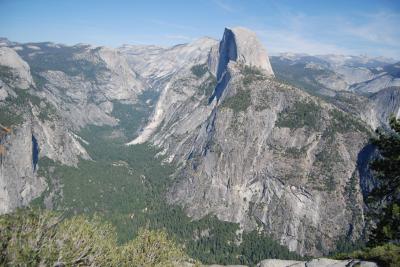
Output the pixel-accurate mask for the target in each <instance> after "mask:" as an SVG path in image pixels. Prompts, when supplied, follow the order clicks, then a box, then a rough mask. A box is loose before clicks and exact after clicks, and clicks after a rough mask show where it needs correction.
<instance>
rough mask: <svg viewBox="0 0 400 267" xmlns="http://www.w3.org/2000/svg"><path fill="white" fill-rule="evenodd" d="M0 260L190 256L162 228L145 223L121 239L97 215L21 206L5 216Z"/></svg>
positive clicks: (131, 260) (152, 260)
mask: <svg viewBox="0 0 400 267" xmlns="http://www.w3.org/2000/svg"><path fill="white" fill-rule="evenodd" d="M0 245H1V246H0V249H1V254H0V265H2V266H3V265H7V266H72V265H73V266H77V265H79V266H172V265H178V266H179V265H180V263H182V262H183V261H189V258H188V257H187V256H186V254H185V253H184V252H183V249H182V247H180V246H178V245H176V244H175V243H174V242H173V241H171V240H170V239H169V238H168V236H167V234H166V233H165V232H163V231H160V230H157V231H150V230H147V229H141V230H140V231H139V233H138V235H137V237H136V238H135V239H133V240H132V241H130V242H128V243H126V244H124V245H120V246H119V245H117V235H116V232H115V229H114V227H112V226H111V225H110V224H108V223H106V222H104V221H103V220H101V218H100V217H98V216H93V217H91V218H88V217H85V216H82V215H79V216H74V217H71V218H68V219H63V216H61V215H60V214H59V213H54V212H50V211H38V210H18V211H17V212H15V213H13V214H10V215H3V216H1V217H0Z"/></svg>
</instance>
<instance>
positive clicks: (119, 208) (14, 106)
mask: <svg viewBox="0 0 400 267" xmlns="http://www.w3.org/2000/svg"><path fill="white" fill-rule="evenodd" d="M392 114H394V115H396V116H397V117H399V116H400V63H399V62H394V61H393V60H390V59H384V58H369V57H364V56H339V55H323V56H310V55H304V54H290V53H286V54H281V55H279V56H271V57H268V55H267V52H266V49H265V48H264V46H263V45H262V44H261V42H260V41H259V40H258V38H257V36H256V34H255V33H253V32H252V31H250V30H248V29H245V28H242V27H238V28H232V29H228V28H227V29H225V31H224V34H223V36H222V39H221V41H217V40H214V39H211V38H201V39H199V40H196V41H194V42H192V43H189V44H182V45H177V46H173V47H170V48H162V47H158V46H152V45H149V46H135V45H124V46H122V47H120V48H116V49H114V48H107V47H94V46H91V45H86V44H78V45H75V46H66V45H61V44H54V43H49V42H46V43H23V44H22V43H15V42H10V41H8V40H7V39H5V38H1V39H0V123H1V124H3V125H5V126H7V127H11V128H12V134H9V135H6V136H4V137H2V138H1V140H0V143H1V145H2V146H4V147H5V151H6V153H5V154H4V155H3V156H2V159H1V162H2V163H1V164H2V168H1V173H0V200H1V201H0V213H8V212H11V211H13V210H15V209H16V208H17V207H21V206H26V205H33V204H35V205H40V206H43V207H47V208H51V209H57V210H66V211H69V212H72V213H81V212H85V213H93V212H99V213H101V214H103V215H105V216H108V218H110V220H117V218H119V221H118V222H117V223H121V222H123V223H124V225H125V227H127V226H126V225H131V224H134V225H135V227H136V228H134V227H132V229H137V227H138V226H137V225H136V224H135V223H136V222H132V221H135V218H138V219H137V224H138V225H139V224H140V225H145V224H146V221H147V222H148V221H151V219H154V218H157V223H159V225H162V226H163V227H167V228H168V227H171V228H168V229H169V230H170V232H172V233H173V234H176V235H180V237H181V238H182V240H184V241H182V242H186V243H185V244H186V245H187V246H188V247H191V244H197V247H196V246H195V245H193V251H196V249H197V250H198V251H201V253H203V252H204V253H211V252H210V251H211V250H210V249H209V247H207V246H206V245H205V247H204V248H203V249H204V250H200V249H199V247H200V245H199V244H203V243H204V244H208V243H207V242H210V243H212V242H214V244H215V242H217V241H215V239H213V238H217V239H218V240H223V241H221V242H222V244H223V245H221V246H228V247H235V248H236V246H239V247H240V243H241V242H242V240H245V235H246V233H253V232H256V233H258V234H260V236H264V235H265V236H268V237H269V238H272V239H273V240H274V242H277V244H280V245H282V246H284V247H286V248H288V250H289V251H291V252H295V253H297V254H299V255H302V256H304V255H311V256H320V255H326V254H328V253H330V252H332V251H335V250H336V249H337V247H338V243H340V242H348V243H355V242H356V241H362V240H364V238H365V229H366V225H367V223H368V221H367V219H366V217H365V211H366V208H367V207H366V203H365V201H364V199H365V198H366V197H367V195H368V193H369V192H370V190H371V187H373V184H374V180H373V177H372V175H371V173H370V171H369V169H368V164H367V162H368V160H369V158H370V157H373V155H374V150H373V149H372V148H371V147H370V146H369V145H368V142H369V138H370V137H371V135H372V132H373V131H374V130H375V129H376V128H377V127H386V126H387V123H388V118H389V116H390V115H392ZM138 151H139V152H140V153H142V154H138V153H139V152H138ZM152 153H153V154H152ZM141 160H142V161H141ZM138 163H140V164H138ZM149 166H150V167H149ZM167 166H169V167H171V169H172V170H170V171H167V170H166V168H167ZM169 167H168V168H169ZM98 170H101V171H98ZM160 173H161V174H160ZM164 173H166V174H168V175H166V176H167V177H164V176H162V175H164ZM81 174H84V175H82V176H81ZM76 177H80V178H79V179H76ZM100 177H101V179H100ZM127 177H129V179H127ZM97 181H98V182H97ZM166 181H168V183H167V182H166ZM89 196H90V197H89ZM155 200H157V201H155ZM32 201H33V202H32ZM110 203H112V205H111V204H110ZM160 205H166V206H160ZM161 207H162V208H161ZM170 207H174V209H173V210H174V212H175V213H173V214H175V215H174V216H175V219H176V220H177V221H180V222H182V221H185V220H187V222H188V223H187V225H194V224H195V222H199V220H200V221H201V220H209V221H207V222H208V224H204V225H206V226H204V228H201V227H200V226H198V227H199V228H196V230H193V232H190V233H189V234H188V233H182V231H180V230H179V229H175V228H173V227H172V226H168V225H169V224H168V223H167V222H166V221H165V220H166V219H165V218H170V217H168V216H169V215H168V216H167V215H165V214H166V212H167V210H168V212H169V208H170ZM176 207H179V209H183V211H184V213H183V214H184V215H176V214H180V213H178V212H177V211H176V210H175V208H176ZM163 212H165V213H163ZM168 214H169V213H168ZM186 215H188V216H189V217H190V218H191V219H187V218H186V217H179V216H186ZM174 216H172V217H174ZM212 216H215V217H216V218H217V219H218V220H219V221H220V223H235V224H236V225H237V227H238V228H237V229H236V228H233V227H231V228H229V227H228V228H226V229H231V231H232V233H231V232H230V234H232V235H229V236H232V238H231V239H229V240H228V239H227V240H225V239H222V236H223V237H224V238H226V236H228V234H226V233H222V234H221V232H218V231H220V230H218V229H219V228H217V227H216V226H215V225H217V223H216V222H214V221H212V220H211V219H209V218H211V217H212ZM132 218H134V219H132ZM177 218H185V219H177ZM212 218H213V217H212ZM191 220H193V222H192V221H191ZM218 220H217V221H218ZM210 221H212V223H210ZM185 222H186V221H185ZM201 222H203V221H201ZM121 225H122V223H121ZM159 225H157V226H159ZM199 225H203V224H200V223H199ZM121 227H122V226H121ZM187 227H189V226H187ZM213 227H214V228H213ZM121 229H123V227H122V228H121ZM188 229H189V228H188ZM190 229H192V228H190ZM221 229H222V228H221ZM223 229H225V228H223ZM232 229H234V230H232ZM214 230H215V232H213V231H214ZM124 231H125V230H121V232H122V233H125V232H124ZM126 231H128V230H126ZM132 231H133V230H132ZM194 231H198V232H194ZM227 231H228V230H227ZM213 233H214V234H213ZM122 235H124V234H122ZM125 236H126V233H125ZM220 238H221V239H220ZM204 240H206V241H204ZM210 240H212V242H211V241H210ZM190 242H192V243H190ZM196 242H197V243H196ZM243 242H244V241H243ZM236 244H238V245H236ZM195 248H196V249H195ZM221 250H222V249H221ZM193 253H194V252H193ZM199 253H200V252H199ZM214 253H215V255H217V254H218V253H219V252H214ZM221 253H222V252H221ZM204 255H205V254H204ZM207 255H208V254H207ZM218 255H219V254H218ZM288 255H289V254H288ZM236 256H237V255H236ZM233 258H234V259H237V257H236V258H235V257H233ZM233 261H234V260H232V262H233Z"/></svg>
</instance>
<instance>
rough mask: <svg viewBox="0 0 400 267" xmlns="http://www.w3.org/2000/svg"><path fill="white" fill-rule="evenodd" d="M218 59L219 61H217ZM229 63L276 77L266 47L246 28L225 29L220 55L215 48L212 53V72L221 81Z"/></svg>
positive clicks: (210, 61)
mask: <svg viewBox="0 0 400 267" xmlns="http://www.w3.org/2000/svg"><path fill="white" fill-rule="evenodd" d="M215 57H217V58H218V59H215ZM229 61H234V62H237V63H240V64H243V65H247V66H252V67H256V68H258V69H260V70H263V71H264V73H265V74H266V75H268V76H274V72H273V70H272V67H271V64H270V62H269V59H268V55H267V51H266V50H265V47H264V45H263V44H262V43H261V42H260V41H259V39H258V38H257V36H256V34H255V33H254V32H252V31H250V30H248V29H246V28H243V27H236V28H233V29H228V28H226V29H225V32H224V35H223V37H222V40H221V42H220V44H219V48H218V53H217V51H216V49H215V48H214V49H213V51H212V52H211V53H210V59H209V66H210V70H211V71H212V72H213V73H214V75H215V76H216V77H217V80H220V79H221V77H222V75H223V73H224V72H225V71H226V68H227V65H228V62H229Z"/></svg>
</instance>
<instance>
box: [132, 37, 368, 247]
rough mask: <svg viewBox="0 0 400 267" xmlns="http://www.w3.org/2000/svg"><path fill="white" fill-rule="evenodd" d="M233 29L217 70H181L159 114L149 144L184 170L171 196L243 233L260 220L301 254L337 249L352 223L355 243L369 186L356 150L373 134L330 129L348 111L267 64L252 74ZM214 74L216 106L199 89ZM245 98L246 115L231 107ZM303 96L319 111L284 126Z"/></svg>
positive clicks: (190, 209)
mask: <svg viewBox="0 0 400 267" xmlns="http://www.w3.org/2000/svg"><path fill="white" fill-rule="evenodd" d="M227 35H228V36H227ZM230 35H231V32H229V31H228V32H225V34H224V39H223V41H221V43H220V49H219V50H218V51H219V53H218V55H219V56H220V58H219V59H218V60H210V57H209V58H208V59H207V62H208V63H209V69H210V73H206V74H204V75H203V76H202V77H200V78H199V77H196V76H195V75H193V74H191V72H190V71H189V70H186V71H181V72H179V74H176V75H175V77H174V78H173V79H172V80H171V81H170V82H169V86H168V87H167V90H164V91H163V93H162V96H161V97H160V100H159V103H158V104H157V108H156V111H155V114H161V116H159V117H158V118H157V121H158V123H157V126H156V127H154V126H153V129H157V131H153V132H152V133H150V134H147V135H146V138H144V139H142V140H141V141H142V142H143V141H145V140H150V141H151V142H152V143H154V144H156V145H158V146H160V147H161V148H162V149H163V153H164V154H166V155H168V158H169V160H170V161H174V162H179V163H181V166H184V167H183V169H182V170H181V173H180V176H181V178H180V179H178V181H177V183H176V184H175V185H174V187H173V188H172V189H171V191H170V193H169V200H170V202H171V203H178V204H180V205H182V206H184V207H185V209H186V211H187V213H188V214H189V215H190V216H192V217H194V218H201V217H203V216H205V215H207V214H210V213H211V214H215V215H216V216H217V217H218V218H219V219H220V220H223V221H230V222H237V223H240V225H241V227H242V230H251V229H254V228H257V223H261V225H262V228H263V230H264V231H266V232H267V233H269V234H270V235H271V236H273V237H274V238H275V239H276V240H279V241H280V243H281V244H283V245H286V246H288V247H289V249H290V250H292V251H296V252H298V253H300V254H302V255H304V254H310V255H321V253H326V252H328V251H329V250H332V249H333V248H334V247H335V243H336V241H337V240H338V239H339V238H340V236H341V235H342V234H343V233H346V232H349V230H350V228H349V227H351V230H350V231H351V234H350V235H351V238H354V239H357V238H358V237H359V236H360V235H361V233H362V229H363V220H364V215H363V208H362V206H363V201H362V195H361V190H360V188H359V185H358V184H357V182H355V183H354V181H357V179H360V177H359V173H358V170H357V165H356V162H357V157H358V155H357V153H358V151H360V150H361V149H362V148H363V146H364V144H365V142H366V141H367V139H368V130H364V129H358V128H349V129H337V130H334V131H333V132H332V128H333V125H336V123H337V122H336V120H338V118H337V117H335V116H334V114H337V113H339V114H342V116H346V115H344V114H343V113H342V112H341V111H339V110H337V109H336V108H335V107H334V106H333V105H331V104H328V103H325V102H323V101H321V100H320V99H318V98H316V97H311V96H310V95H308V94H306V93H304V92H303V91H302V90H300V89H297V88H294V87H292V86H289V85H285V84H282V83H280V82H278V81H276V80H275V79H273V78H271V76H270V75H266V73H265V72H264V71H263V70H262V69H259V68H254V69H252V70H251V69H250V72H252V71H253V73H250V74H249V73H247V72H249V70H248V69H246V65H244V64H249V65H247V66H253V65H254V64H252V63H251V62H250V61H235V60H236V58H235V57H234V56H233V55H234V54H235V53H237V51H234V47H235V46H236V44H235V43H233V44H230V43H229V42H234V40H235V39H234V38H232V36H230ZM247 45H248V46H251V45H250V44H249V43H247ZM221 49H222V50H221ZM223 49H226V50H227V51H223ZM232 51H233V52H232ZM212 53H215V51H214V48H212V51H211V54H212ZM213 56H215V54H214V55H212V56H211V58H212V57H213ZM227 59H228V62H226V60H227ZM224 60H225V61H224ZM215 62H224V63H223V64H222V65H225V67H226V69H220V68H221V67H218V68H215ZM218 66H221V64H219V63H218ZM216 69H217V70H216ZM213 70H216V74H217V77H215V78H214V79H218V77H219V78H220V79H219V83H218V85H217V86H216V87H215V88H216V89H215V90H214V94H215V91H216V90H218V89H220V90H221V91H220V98H219V99H218V101H215V100H214V101H212V102H209V101H207V100H208V99H210V98H209V97H208V96H207V95H205V94H204V93H203V92H201V91H200V92H199V89H198V88H202V85H204V84H205V83H206V82H207V81H208V80H209V79H210V78H211V77H212V73H213ZM218 75H219V76H218ZM226 75H228V76H227V77H228V79H226V80H224V79H223V76H226ZM237 95H241V98H239V100H237V101H245V102H246V103H245V104H244V105H245V107H244V108H240V109H239V110H238V111H236V107H235V106H231V105H229V104H227V103H229V102H230V101H232V100H230V99H233V98H235V97H236V96H237ZM299 102H301V103H308V104H309V105H311V106H312V108H313V110H312V111H311V110H310V111H308V112H316V113H317V114H318V118H316V121H314V123H315V124H313V125H310V126H307V125H302V124H301V123H300V125H297V123H298V121H296V120H297V119H294V121H293V122H292V123H293V124H294V125H293V126H291V127H289V126H280V125H279V123H278V121H279V118H280V117H282V116H285V114H291V113H287V112H288V111H289V110H292V109H294V110H295V111H294V112H301V111H296V107H297V105H298V104H297V103H299ZM233 103H236V105H239V106H240V105H242V104H243V103H241V102H235V101H234V102H233ZM314 109H316V110H314ZM158 110H160V111H161V112H160V113H158ZM290 116H294V115H293V114H291V115H290ZM336 116H337V115H336ZM353 119H354V123H355V122H357V119H356V118H353ZM288 120H290V118H288ZM351 123H353V122H351ZM361 124H362V123H361ZM356 125H358V124H356ZM143 133H145V131H143ZM139 138H140V136H139ZM137 140H140V139H137ZM333 159H334V160H333ZM352 181H353V182H352ZM350 185H351V187H352V189H351V192H352V193H349V192H350V191H349V190H350V189H349V186H350ZM350 225H351V226H350ZM318 240H320V241H318ZM317 243H319V244H320V245H319V246H320V247H319V248H317V247H316V246H315V244H317Z"/></svg>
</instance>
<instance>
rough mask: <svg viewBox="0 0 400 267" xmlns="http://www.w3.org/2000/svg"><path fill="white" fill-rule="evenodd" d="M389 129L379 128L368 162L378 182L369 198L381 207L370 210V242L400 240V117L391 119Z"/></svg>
mask: <svg viewBox="0 0 400 267" xmlns="http://www.w3.org/2000/svg"><path fill="white" fill-rule="evenodd" d="M390 127H391V128H392V130H391V131H389V132H387V131H386V132H385V131H382V130H379V131H378V132H377V133H378V137H377V138H375V139H373V140H372V142H373V144H375V145H376V146H377V148H378V150H379V154H380V156H379V158H378V159H376V160H374V161H373V162H372V163H371V168H372V170H374V171H375V174H376V178H377V180H378V186H377V187H376V188H375V189H374V190H373V191H372V193H371V198H370V201H371V202H375V203H379V205H380V206H381V207H382V208H381V209H379V211H378V212H375V213H374V214H373V217H374V219H376V220H377V225H376V227H375V228H374V229H373V231H372V235H371V237H370V241H369V243H370V245H377V244H383V243H386V242H391V243H400V120H398V119H396V118H394V117H392V118H391V119H390Z"/></svg>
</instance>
